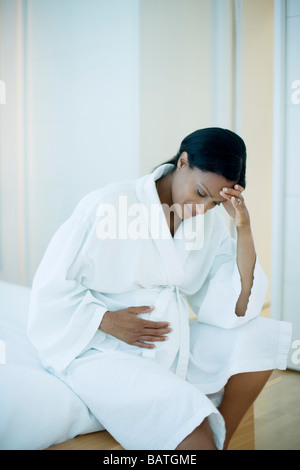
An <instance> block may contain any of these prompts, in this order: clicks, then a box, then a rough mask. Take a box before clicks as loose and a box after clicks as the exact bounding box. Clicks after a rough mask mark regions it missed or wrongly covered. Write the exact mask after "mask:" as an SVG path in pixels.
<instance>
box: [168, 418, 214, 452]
mask: <svg viewBox="0 0 300 470" xmlns="http://www.w3.org/2000/svg"><path fill="white" fill-rule="evenodd" d="M176 450H217V447H216V444H215V442H214V438H213V434H212V431H211V428H210V425H209V422H208V419H207V418H205V419H204V421H203V422H202V423H201V424H200V425H199V426H197V428H196V429H194V431H192V432H191V434H189V435H188V436H187V437H186V438H185V439H184V440H183V441H182V442H181V443H180V444H179V446H178V447H177V448H176Z"/></svg>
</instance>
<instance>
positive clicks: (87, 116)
mask: <svg viewBox="0 0 300 470" xmlns="http://www.w3.org/2000/svg"><path fill="white" fill-rule="evenodd" d="M7 3H8V2H7V1H6V0H0V6H1V7H2V8H3V9H4V13H6V14H5V15H4V16H2V18H1V20H0V21H1V22H2V23H3V24H4V25H5V30H6V33H7V38H6V39H7V41H6V42H5V43H2V51H3V50H4V56H5V57H6V60H5V63H4V64H3V69H2V72H3V73H4V75H6V80H7V82H8V84H9V85H10V83H11V82H12V80H14V76H15V73H14V72H15V69H13V68H12V66H11V63H10V60H11V59H13V62H16V63H18V59H17V58H16V57H15V53H14V51H12V52H13V54H12V57H9V53H8V51H7V48H8V44H9V43H10V42H11V41H12V40H13V41H14V40H15V34H16V31H20V27H19V28H17V27H16V15H15V14H14V12H13V11H12V7H14V8H15V10H16V11H17V13H18V15H19V17H20V16H21V24H22V26H23V30H22V33H21V35H22V38H21V40H20V41H19V47H20V48H21V49H22V53H23V58H24V64H20V66H21V65H24V69H23V73H22V74H21V75H20V76H19V80H20V82H21V83H22V85H23V87H24V88H23V97H21V98H23V104H24V115H23V118H24V119H23V123H22V124H23V131H24V133H23V136H24V147H23V149H24V150H20V151H19V153H18V152H16V153H18V158H19V160H20V158H21V161H19V163H17V159H18V158H17V159H16V165H17V166H18V168H16V173H18V172H20V167H21V166H22V167H23V168H24V174H23V180H22V184H21V186H20V184H18V187H19V188H22V191H23V194H22V195H21V197H19V199H18V201H17V202H16V206H18V210H19V211H20V212H21V213H22V217H24V220H23V227H22V230H23V233H22V236H23V246H22V247H21V246H20V243H19V244H18V241H17V240H16V237H15V236H14V237H12V238H11V234H13V233H14V231H15V232H16V231H17V229H16V224H17V222H16V220H15V222H14V223H13V222H12V219H11V222H12V225H11V227H10V228H9V230H8V229H6V228H5V227H4V230H3V233H4V235H3V236H4V238H5V240H4V243H3V244H2V247H3V250H4V252H5V251H7V252H9V253H10V255H9V257H8V258H7V260H4V262H3V266H2V270H1V272H0V278H2V279H5V280H10V281H13V282H20V283H25V284H29V285H30V283H31V280H32V277H33V274H34V272H35V270H36V267H37V265H38V263H39V261H40V258H41V256H42V254H43V252H44V250H45V247H46V245H47V243H48V242H49V239H50V238H51V236H52V235H53V233H54V231H55V230H56V228H57V227H58V226H59V225H60V224H61V223H62V222H63V221H64V220H65V219H66V218H67V217H68V216H69V214H70V213H71V211H72V210H73V208H74V206H75V204H76V203H77V202H78V201H79V199H80V198H81V197H82V196H83V195H85V194H86V193H88V192H89V191H92V190H94V189H97V188H99V187H101V186H103V185H105V184H106V183H108V182H111V181H113V180H116V181H117V180H121V179H126V178H135V177H136V176H137V175H138V171H139V168H138V34H139V30H138V0H109V1H107V0H89V1H88V2H87V1H86V0H51V1H49V0H27V1H26V2H20V1H18V0H10V2H9V3H10V5H11V8H10V11H8V7H7ZM19 26H20V25H19ZM11 50H12V48H11V47H10V52H11ZM0 78H1V77H0ZM17 85H18V84H17ZM17 85H16V86H17ZM8 88H9V87H8ZM7 95H8V96H7V104H6V105H5V109H4V108H3V107H2V109H1V111H2V119H3V120H5V121H6V123H7V117H8V116H9V115H10V114H11V113H13V112H14V111H13V109H12V104H11V96H12V95H13V93H11V94H10V89H8V92H7ZM21 101H22V99H21ZM4 112H5V115H4ZM2 133H4V128H3V129H2ZM11 140H12V141H13V140H14V137H13V136H12V135H11ZM20 142H21V143H22V140H21V141H20ZM14 145H15V144H14V142H12V146H14ZM10 149H11V142H9V141H8V140H7V142H6V144H5V148H2V149H1V153H2V155H1V160H2V163H3V162H4V163H3V164H4V165H8V163H7V162H8V160H9V152H10ZM7 172H8V170H7ZM4 193H5V191H4ZM8 197H9V196H8V194H7V193H6V194H3V193H2V204H3V206H5V208H7V207H8V204H7V202H8V201H7V198H8ZM22 209H23V212H22ZM3 210H6V209H3ZM13 214H14V215H15V212H13ZM14 219H16V218H15V217H14ZM2 222H3V221H2ZM2 228H3V226H2ZM17 251H18V252H19V260H20V259H21V258H22V257H23V258H24V259H23V263H22V266H21V265H20V262H19V263H18V261H17V259H14V258H13V256H12V255H11V254H12V253H13V252H17ZM12 266H14V268H13V269H11V267H12Z"/></svg>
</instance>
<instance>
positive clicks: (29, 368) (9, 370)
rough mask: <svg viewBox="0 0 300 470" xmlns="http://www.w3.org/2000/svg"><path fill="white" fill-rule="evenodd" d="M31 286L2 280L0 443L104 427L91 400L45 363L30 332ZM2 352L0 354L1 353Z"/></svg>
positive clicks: (46, 442)
mask: <svg viewBox="0 0 300 470" xmlns="http://www.w3.org/2000/svg"><path fill="white" fill-rule="evenodd" d="M29 297H30V288H28V287H24V286H17V285H14V284H10V283H6V282H1V281H0V341H1V346H2V353H3V346H4V348H5V353H6V354H5V355H6V358H5V363H4V364H3V362H4V359H3V354H2V355H1V357H2V360H0V449H1V450H40V449H45V448H47V447H49V446H51V445H54V444H57V443H60V442H63V441H66V440H68V439H71V438H73V437H75V436H76V435H78V434H85V433H89V432H95V431H100V430H103V429H104V428H103V426H102V425H101V424H100V423H99V422H98V421H97V420H96V418H95V417H94V416H93V415H92V414H91V413H90V411H89V409H88V408H87V406H86V405H85V404H84V403H83V402H82V400H81V399H80V398H79V397H78V396H77V395H76V394H74V392H73V391H72V390H71V389H70V388H68V387H67V385H65V384H64V383H63V382H61V381H60V380H59V379H58V378H57V377H54V376H53V375H51V374H49V373H48V372H47V371H45V370H44V368H43V367H42V365H41V363H40V361H39V358H38V355H37V352H36V350H35V349H34V347H33V346H32V344H31V343H30V341H29V339H28V338H27V334H26V324H27V312H28V304H29ZM1 357H0V359H1Z"/></svg>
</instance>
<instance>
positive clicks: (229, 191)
mask: <svg viewBox="0 0 300 470" xmlns="http://www.w3.org/2000/svg"><path fill="white" fill-rule="evenodd" d="M235 188H240V189H233V188H223V190H222V191H220V194H221V196H222V197H224V198H225V199H227V200H228V201H229V200H231V201H232V203H234V205H235V207H236V206H238V205H240V204H241V203H243V202H244V198H243V196H242V194H241V193H242V191H244V188H242V186H239V185H235ZM239 201H240V203H239Z"/></svg>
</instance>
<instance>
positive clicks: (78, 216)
mask: <svg viewBox="0 0 300 470" xmlns="http://www.w3.org/2000/svg"><path fill="white" fill-rule="evenodd" d="M245 169H246V148H245V144H244V142H243V140H242V139H241V138H240V137H239V136H237V135H236V134H235V133H233V132H231V131H229V130H225V129H220V128H208V129H202V130H198V131H196V132H193V133H192V134H190V135H189V136H187V137H186V138H185V139H184V140H183V141H182V143H181V146H180V149H179V152H178V154H177V156H176V157H175V158H174V159H173V160H171V161H169V162H167V163H166V164H163V165H160V166H159V167H157V168H156V169H155V170H154V171H153V172H152V173H150V174H149V175H145V176H144V177H142V178H139V179H138V180H137V181H127V182H124V183H113V184H111V185H108V186H106V187H105V188H102V189H100V190H98V191H94V192H92V193H91V194H89V195H87V196H86V197H85V198H83V200H82V201H80V203H79V204H78V206H77V207H76V209H75V211H74V212H73V214H72V215H71V217H70V218H69V219H68V220H67V221H66V222H65V223H64V224H63V225H62V226H61V227H60V228H59V230H58V231H57V233H56V234H55V235H54V237H53V239H52V240H51V242H50V244H49V246H48V248H47V250H46V253H45V255H44V257H43V260H42V262H41V264H40V266H39V268H38V270H37V272H36V275H35V278H34V281H33V287H32V296H31V304H30V321H29V329H28V331H29V335H30V337H31V339H32V342H33V343H34V344H35V346H36V347H37V349H38V351H39V354H40V357H41V360H42V362H43V364H44V366H45V367H46V368H47V369H48V370H49V371H50V372H51V373H53V374H55V375H56V376H58V377H59V378H60V379H61V380H63V381H64V382H65V383H67V384H68V385H69V386H70V387H71V388H72V389H73V390H74V392H75V393H77V394H78V395H79V396H80V397H81V398H82V400H83V401H84V402H85V403H86V404H87V406H88V407H89V408H90V410H91V412H92V413H93V414H94V415H95V416H96V418H97V419H98V420H99V421H100V422H101V424H102V425H103V426H104V427H105V428H106V429H107V430H108V431H109V432H110V433H111V434H112V435H113V436H114V437H115V439H116V440H117V441H118V442H119V443H120V444H121V445H122V446H123V447H124V448H125V449H135V450H137V449H145V450H146V449H152V450H153V449H160V450H163V449H169V450H170V449H178V450H181V449H193V450H196V449H226V448H227V447H228V443H229V441H230V439H231V437H232V435H233V433H234V431H235V430H236V428H237V426H238V424H239V423H240V421H241V419H242V417H243V416H244V414H245V413H246V411H247V409H248V408H249V406H250V405H251V404H252V403H253V401H254V400H255V398H256V397H257V395H258V394H259V392H260V391H261V389H262V387H263V386H264V384H265V382H266V381H267V379H268V377H269V376H270V374H271V372H272V370H273V369H274V368H277V369H285V368H286V360H287V354H288V350H289V342H290V337H291V331H290V324H288V323H284V322H278V321H275V320H271V319H264V318H261V317H260V318H258V315H259V314H260V311H261V308H262V306H263V303H264V299H265V295H266V290H267V286H268V281H267V279H266V276H265V274H264V272H263V270H262V269H261V267H260V265H259V262H258V259H257V256H256V253H255V248H254V243H253V238H252V233H251V223H250V216H249V213H248V210H247V206H246V203H245V200H244V197H243V191H244V189H245ZM220 205H221V206H223V208H225V210H226V211H227V213H228V214H229V215H230V216H231V217H232V218H233V221H234V224H235V226H236V239H235V238H233V237H232V236H231V235H230V233H229V231H228V228H227V223H226V220H225V218H224V216H223V213H222V212H221V210H222V207H218V206H220ZM187 302H188V304H189V305H190V306H191V308H192V309H193V311H194V313H195V314H196V315H197V321H194V322H189V308H188V304H187Z"/></svg>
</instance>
